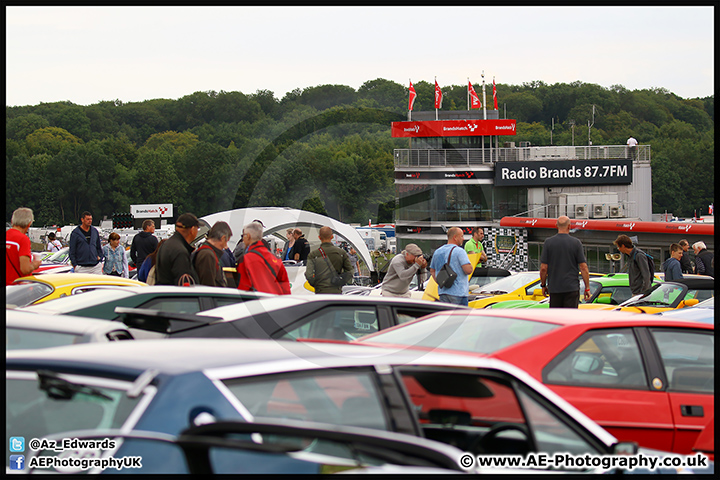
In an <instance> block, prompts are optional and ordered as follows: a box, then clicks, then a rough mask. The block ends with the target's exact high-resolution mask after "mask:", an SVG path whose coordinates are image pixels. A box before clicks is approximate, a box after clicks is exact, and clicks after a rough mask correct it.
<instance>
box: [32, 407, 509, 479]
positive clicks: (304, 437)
mask: <svg viewBox="0 0 720 480" xmlns="http://www.w3.org/2000/svg"><path fill="white" fill-rule="evenodd" d="M61 435H62V434H61ZM47 438H48V437H46V439H47ZM62 438H63V437H62V436H50V437H49V439H50V440H58V441H60V440H61V439H62ZM73 438H79V439H81V440H84V441H87V440H95V441H103V439H105V438H113V440H115V441H118V440H122V441H123V442H128V441H129V442H138V441H140V442H142V443H143V449H142V452H138V453H141V455H142V456H143V467H144V470H143V473H150V472H149V471H148V470H151V469H150V468H148V467H147V466H146V463H147V462H146V461H145V458H147V457H149V456H150V455H148V452H153V454H154V455H153V456H154V457H160V458H157V459H153V460H151V462H152V466H153V468H152V473H170V472H172V473H176V474H177V473H191V474H197V475H200V474H205V475H206V474H216V473H217V474H236V475H238V474H240V475H242V474H245V475H247V474H306V475H307V474H311V475H317V474H324V473H339V472H343V473H404V474H427V473H434V474H448V473H463V472H464V471H465V470H467V469H463V468H462V467H461V466H460V464H459V462H458V459H460V458H461V457H462V455H463V452H462V451H461V450H459V449H457V448H455V447H453V446H451V445H448V444H445V443H440V442H435V441H433V440H428V439H426V438H418V437H416V436H412V435H407V434H401V433H395V432H387V431H380V430H371V429H367V428H358V427H347V426H339V425H331V424H325V423H316V422H298V421H292V420H288V419H281V420H275V421H272V420H269V419H267V420H263V421H262V423H258V422H252V423H250V422H245V421H228V420H225V421H217V422H212V423H203V424H201V425H197V426H191V427H189V428H187V429H186V430H184V431H183V432H181V433H180V435H178V436H170V435H167V434H160V433H154V432H136V431H132V432H129V433H119V432H115V431H107V430H106V431H103V430H99V431H98V432H96V433H92V434H85V435H79V436H78V437H73ZM169 452H172V453H169ZM55 454H56V452H54V451H53V450H40V451H38V452H37V453H35V452H33V453H32V454H31V456H30V458H28V459H27V460H26V463H28V462H31V461H32V459H33V457H35V456H38V457H42V456H47V455H55ZM168 455H172V456H174V457H183V458H184V462H182V463H181V464H179V465H169V464H168V462H167V461H164V459H165V458H166V457H167V456H168ZM185 465H187V469H185V468H184V466H185ZM468 469H469V468H468ZM113 471H116V470H114V469H113ZM510 471H511V472H513V470H510ZM46 472H47V469H39V468H34V469H29V473H46ZM121 472H122V473H124V472H123V471H121ZM63 473H71V472H66V471H65V472H63ZM72 473H74V472H72ZM89 473H100V469H97V471H93V470H91V471H90V472H89Z"/></svg>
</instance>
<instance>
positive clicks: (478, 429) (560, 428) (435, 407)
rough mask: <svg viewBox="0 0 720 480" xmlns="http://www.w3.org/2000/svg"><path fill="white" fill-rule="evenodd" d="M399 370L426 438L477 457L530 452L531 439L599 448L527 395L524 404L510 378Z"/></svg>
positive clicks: (553, 448)
mask: <svg viewBox="0 0 720 480" xmlns="http://www.w3.org/2000/svg"><path fill="white" fill-rule="evenodd" d="M399 370H400V373H401V376H402V380H403V384H404V386H405V388H406V390H407V393H408V396H409V398H410V400H411V402H412V403H413V405H415V412H416V413H417V416H418V421H419V423H420V426H421V428H422V430H423V434H424V436H425V437H426V438H430V439H432V440H436V441H440V442H443V443H448V444H451V445H454V446H456V447H458V448H460V449H461V450H464V451H467V452H472V453H475V454H516V455H524V454H527V453H528V452H530V451H532V450H533V446H532V442H531V441H530V440H531V435H534V436H535V439H536V442H537V445H538V447H539V448H540V450H541V451H548V452H564V451H568V452H573V453H575V452H576V453H588V452H591V451H594V450H595V449H593V448H592V447H590V446H589V445H588V444H587V443H586V442H585V441H583V440H582V439H581V438H580V436H579V435H578V434H577V433H575V432H573V431H572V430H571V429H570V428H569V427H568V426H567V425H566V424H565V423H564V422H562V421H560V420H559V419H558V418H557V417H556V416H555V415H553V414H552V413H551V412H549V411H548V410H547V409H546V408H545V407H543V406H541V405H540V404H539V403H538V402H536V401H534V400H532V399H531V398H530V397H529V396H528V395H527V394H525V395H523V396H521V397H520V398H522V400H523V404H522V405H521V402H520V398H519V397H518V395H517V392H516V390H515V387H514V384H513V382H510V380H509V379H505V378H502V377H499V376H495V375H492V376H491V375H482V374H479V373H477V372H466V371H458V370H457V369H448V368H428V367H404V368H400V369H399ZM524 409H525V410H524ZM526 415H527V416H526ZM528 427H531V428H530V429H529V428H528Z"/></svg>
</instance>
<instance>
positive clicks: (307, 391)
mask: <svg viewBox="0 0 720 480" xmlns="http://www.w3.org/2000/svg"><path fill="white" fill-rule="evenodd" d="M372 375H374V374H373V373H372V372H370V371H360V370H358V371H356V372H347V373H341V374H337V373H335V374H327V373H325V374H323V373H311V374H305V375H269V376H266V377H260V378H257V379H243V380H240V379H235V380H226V381H225V382H224V383H225V384H226V385H227V387H228V388H229V389H230V391H231V392H232V394H233V395H235V396H236V397H237V398H238V400H240V402H241V403H242V404H243V405H244V406H245V408H247V409H248V411H249V412H250V413H251V414H252V415H253V417H270V418H290V419H295V420H304V421H311V422H323V423H332V424H337V425H348V426H356V427H367V428H375V429H380V430H389V427H388V423H387V420H386V418H385V412H384V409H383V401H382V400H381V399H382V398H383V397H382V395H381V394H380V392H379V391H378V389H377V387H376V386H375V382H374V381H373V378H372Z"/></svg>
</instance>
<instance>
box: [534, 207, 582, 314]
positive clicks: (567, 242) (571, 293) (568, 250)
mask: <svg viewBox="0 0 720 480" xmlns="http://www.w3.org/2000/svg"><path fill="white" fill-rule="evenodd" d="M555 225H556V226H557V234H555V235H553V236H552V237H550V238H548V239H547V240H545V243H543V249H542V254H540V286H541V287H542V293H543V295H550V308H577V306H578V303H579V302H580V292H579V291H578V271H579V272H580V274H581V275H582V279H583V282H585V290H584V295H583V298H584V299H585V301H587V300H589V299H590V274H589V271H588V266H587V260H586V259H585V254H584V253H583V247H582V242H580V240H578V239H577V238H575V237H571V236H570V218H568V217H566V216H565V215H562V216H560V217H558V219H557V222H556V223H555Z"/></svg>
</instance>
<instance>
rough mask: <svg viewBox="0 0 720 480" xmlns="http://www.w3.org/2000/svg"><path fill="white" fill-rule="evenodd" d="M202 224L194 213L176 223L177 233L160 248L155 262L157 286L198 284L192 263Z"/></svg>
mask: <svg viewBox="0 0 720 480" xmlns="http://www.w3.org/2000/svg"><path fill="white" fill-rule="evenodd" d="M199 226H200V222H199V221H198V219H197V217H196V216H195V215H193V214H192V213H183V214H182V215H180V216H179V217H178V219H177V220H176V221H175V233H174V234H173V236H172V237H170V238H168V239H167V240H166V241H165V243H163V244H162V245H161V246H160V250H158V253H157V258H156V260H155V278H156V280H155V284H156V285H184V284H186V283H187V284H195V283H198V278H197V274H196V273H195V269H194V268H193V266H192V262H191V261H190V254H191V253H192V251H193V247H191V246H190V242H192V241H193V240H195V237H197V233H198V228H199Z"/></svg>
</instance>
